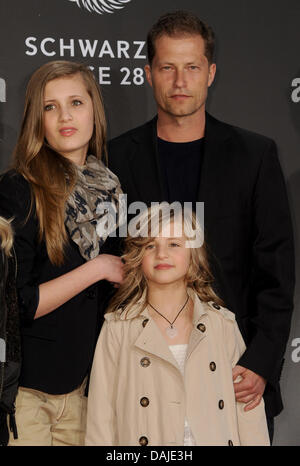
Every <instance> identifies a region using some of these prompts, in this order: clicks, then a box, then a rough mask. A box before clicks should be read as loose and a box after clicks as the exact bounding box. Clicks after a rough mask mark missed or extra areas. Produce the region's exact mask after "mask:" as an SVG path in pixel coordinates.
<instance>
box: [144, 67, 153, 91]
mask: <svg viewBox="0 0 300 466" xmlns="http://www.w3.org/2000/svg"><path fill="white" fill-rule="evenodd" d="M144 70H145V73H146V79H147V81H148V83H149V84H150V86H151V87H152V76H151V67H150V65H145V67H144Z"/></svg>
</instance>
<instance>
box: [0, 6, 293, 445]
mask: <svg viewBox="0 0 300 466" xmlns="http://www.w3.org/2000/svg"><path fill="white" fill-rule="evenodd" d="M97 3H98V5H100V6H101V3H103V0H98V2H97V1H93V0H87V1H86V0H51V1H41V0H15V1H7V0H0V24H1V27H0V169H1V170H4V169H5V168H6V167H7V166H8V164H9V161H10V157H11V152H12V149H13V146H14V144H15V141H16V138H17V134H18V130H19V124H20V119H21V112H22V107H23V101H24V90H25V86H26V83H27V81H28V78H29V76H30V75H31V73H32V72H33V70H35V69H36V68H38V67H39V66H40V65H41V64H43V63H45V62H47V61H49V60H55V59H67V60H69V59H71V60H76V61H81V62H83V63H86V64H88V65H89V66H92V67H94V72H95V75H96V76H97V79H99V82H100V84H101V87H102V91H103V96H104V101H105V107H106V112H107V118H108V124H109V136H110V137H113V136H116V135H118V134H120V133H122V132H124V131H126V130H127V129H130V128H132V127H134V126H137V125H139V124H141V123H142V122H144V121H145V120H146V119H149V118H151V117H152V116H153V114H154V113H155V105H154V101H153V98H152V92H151V90H150V88H149V86H148V85H147V83H145V77H144V73H143V67H144V65H145V63H146V48H145V44H144V41H145V37H146V32H147V30H148V29H149V28H150V26H151V25H152V23H153V22H154V21H155V20H156V19H157V17H158V16H159V15H161V14H162V13H164V12H166V11H170V10H174V9H178V8H184V9H187V10H190V11H193V12H195V13H197V14H198V15H199V16H200V17H201V18H202V19H204V20H205V21H207V22H208V23H209V24H210V25H211V26H212V27H213V28H214V30H215V32H216V35H217V53H216V62H217V76H216V81H215V83H214V84H213V86H212V88H211V89H210V95H209V100H208V110H209V111H210V112H211V113H212V114H213V115H214V116H216V117H217V118H219V119H223V120H225V121H227V122H228V123H231V124H235V125H237V126H241V127H245V128H248V129H250V130H253V131H256V132H258V133H262V134H265V135H266V136H269V137H271V138H273V139H275V141H276V143H277V145H278V149H279V157H280V161H281V165H282V168H283V171H284V174H285V178H286V182H287V186H288V193H289V197H290V204H291V210H292V215H293V221H294V228H295V240H296V253H297V276H298V277H299V272H300V270H299V243H300V230H299V229H300V209H299V201H300V153H299V152H300V151H299V147H300V144H299V143H300V118H299V117H300V62H299V58H298V45H299V44H300V28H299V23H300V2H299V0H288V2H283V1H282V0H277V1H276V0H275V1H274V0H264V1H261V0H227V1H226V2H224V1H223V0H161V1H157V0H127V1H126V2H125V3H124V0H123V2H122V0H120V1H119V3H123V7H122V8H120V9H116V8H115V9H111V10H110V11H111V12H105V11H104V12H103V13H102V14H100V11H99V12H97V11H95V9H94V11H93V10H91V9H90V10H91V11H88V10H87V9H86V8H85V7H84V5H85V4H90V5H92V4H97ZM113 3H114V4H115V6H116V3H118V2H116V1H115V2H111V1H109V0H106V4H113ZM299 291H300V290H299V280H298V283H297V287H296V295H295V311H294V318H293V325H292V329H291V335H290V339H289V343H288V346H287V351H286V364H285V366H284V370H283V373H282V389H283V398H284V403H285V410H284V411H283V413H282V414H281V415H280V416H279V417H278V418H277V419H276V428H275V442H274V444H275V445H300V404H299V402H298V387H299V385H300V373H299V367H300V364H299V363H300V319H299V305H300V302H299V300H300V296H299V294H300V293H299Z"/></svg>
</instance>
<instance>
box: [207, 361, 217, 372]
mask: <svg viewBox="0 0 300 466" xmlns="http://www.w3.org/2000/svg"><path fill="white" fill-rule="evenodd" d="M216 367H217V366H216V363H215V362H214V361H212V362H211V363H210V364H209V368H210V370H211V371H215V370H216Z"/></svg>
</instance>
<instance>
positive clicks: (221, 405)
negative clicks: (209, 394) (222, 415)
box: [219, 400, 224, 409]
mask: <svg viewBox="0 0 300 466" xmlns="http://www.w3.org/2000/svg"><path fill="white" fill-rule="evenodd" d="M219 408H220V409H223V408H224V401H223V400H220V401H219Z"/></svg>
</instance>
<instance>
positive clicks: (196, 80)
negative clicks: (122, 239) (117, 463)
mask: <svg viewBox="0 0 300 466" xmlns="http://www.w3.org/2000/svg"><path fill="white" fill-rule="evenodd" d="M147 45H148V59H149V64H148V65H146V67H145V72H146V77H147V80H148V82H149V84H150V85H151V86H152V88H153V92H154V97H155V100H156V103H157V117H155V118H154V119H153V120H152V121H150V122H148V123H146V124H145V125H143V126H141V127H139V128H136V129H134V130H131V131H129V132H127V133H126V134H124V135H121V136H119V137H117V138H115V139H114V140H112V141H111V142H110V145H109V166H110V168H111V170H112V171H113V172H114V173H115V174H116V175H117V176H118V177H119V179H120V182H121V185H122V188H123V190H124V192H125V193H127V195H128V203H131V202H133V201H137V200H139V201H143V202H146V203H148V204H150V203H151V202H152V201H160V202H161V201H168V202H173V201H181V202H184V201H190V202H193V203H195V202H197V201H203V202H204V203H205V239H206V242H207V244H208V247H209V250H210V253H211V261H212V262H213V266H214V270H215V277H216V281H217V289H218V292H219V294H220V295H221V297H222V298H223V299H224V301H225V305H226V306H227V307H228V308H229V309H231V310H232V311H233V312H235V314H236V319H237V322H238V325H239V327H240V329H241V332H242V334H243V336H244V339H245V341H246V344H247V350H246V352H245V353H244V355H243V356H242V358H241V359H240V361H239V363H238V365H237V366H236V367H235V368H234V369H233V378H234V379H236V378H237V376H238V375H240V376H241V377H242V380H241V382H239V383H237V384H236V385H235V392H236V399H237V400H238V401H242V402H245V403H247V406H246V408H245V409H246V410H250V409H253V408H254V407H255V406H257V405H258V404H259V403H260V401H261V398H262V396H263V395H264V399H265V405H266V413H267V418H268V425H269V432H270V437H271V439H272V437H273V417H274V416H276V415H277V414H279V412H280V411H281V410H282V407H283V406H282V400H281V395H280V389H279V379H280V374H281V370H282V364H283V356H284V352H285V347H286V343H287V339H288V335H289V329H290V321H291V313H292V306H293V288H294V251H293V235H292V227H291V220H290V214H289V207H288V201H287V196H286V189H285V185H284V180H283V176H282V172H281V168H280V166H279V162H278V158H277V153H276V146H275V144H274V142H273V141H272V140H270V139H268V138H266V137H264V136H260V135H258V134H254V133H251V132H249V131H246V130H243V129H240V128H236V127H233V126H230V125H227V124H225V123H222V122H220V121H218V120H216V119H215V118H213V117H212V116H210V115H209V114H207V113H206V112H205V103H206V98H207V93H208V88H209V87H210V86H211V84H212V83H213V80H214V77H215V73H216V65H215V64H214V63H213V53H214V33H213V31H212V30H211V28H210V27H209V26H207V25H206V24H204V23H203V22H202V21H200V20H199V18H197V17H196V16H194V15H193V14H191V13H188V12H183V11H177V12H174V13H170V14H166V15H164V16H162V17H161V18H160V19H159V20H158V22H157V23H156V24H155V25H154V26H153V27H152V29H151V30H150V32H149V34H148V38H147Z"/></svg>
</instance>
